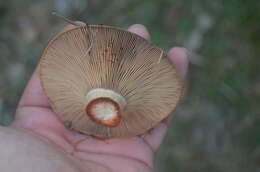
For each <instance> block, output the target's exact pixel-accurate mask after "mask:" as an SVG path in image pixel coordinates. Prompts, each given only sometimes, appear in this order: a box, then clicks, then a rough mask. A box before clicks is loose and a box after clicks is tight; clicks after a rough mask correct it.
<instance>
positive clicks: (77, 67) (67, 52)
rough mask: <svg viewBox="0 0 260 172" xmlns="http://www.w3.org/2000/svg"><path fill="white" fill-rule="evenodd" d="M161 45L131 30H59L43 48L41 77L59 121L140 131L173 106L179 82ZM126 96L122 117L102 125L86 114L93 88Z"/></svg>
mask: <svg viewBox="0 0 260 172" xmlns="http://www.w3.org/2000/svg"><path fill="white" fill-rule="evenodd" d="M160 56H163V57H165V56H167V54H166V53H165V52H163V51H162V50H161V49H160V48H158V47H156V46H154V45H153V44H151V43H150V42H149V41H147V40H145V39H144V38H142V37H140V36H138V35H136V34H134V33H131V32H129V31H126V30H123V29H119V28H115V27H110V26H104V25H88V26H79V27H76V28H73V29H71V30H68V31H65V32H62V33H60V34H58V35H57V36H56V37H55V38H54V39H52V40H51V41H50V42H49V44H48V46H47V48H46V49H45V51H44V53H43V55H42V57H41V62H40V78H41V83H42V87H43V89H44V92H45V94H46V95H47V97H48V99H49V103H50V105H51V107H52V108H53V110H54V112H55V113H56V114H57V115H58V117H59V118H60V120H61V121H63V122H70V123H71V128H72V129H73V130H76V131H79V132H81V133H84V134H89V135H93V136H96V137H100V138H113V137H131V136H136V135H141V134H143V133H145V132H146V131H148V130H149V129H151V128H153V127H155V126H156V124H158V123H159V122H161V121H162V120H163V119H165V118H166V117H167V116H168V115H169V114H171V112H172V111H174V109H175V108H176V105H177V104H178V102H179V100H180V98H181V95H182V88H183V84H182V82H181V79H180V76H179V73H178V71H177V69H176V67H175V65H174V64H173V63H172V62H171V61H170V60H169V58H162V59H161V61H160V62H158V59H159V58H160ZM96 88H101V89H106V90H112V91H113V92H115V93H117V94H119V95H121V96H122V97H124V99H125V101H126V105H125V106H124V108H121V109H120V122H119V123H118V125H116V126H113V127H111V126H106V125H102V124H101V123H98V122H96V121H95V120H92V119H91V118H90V116H88V115H87V114H86V106H87V102H88V100H87V99H86V95H87V94H88V93H89V92H90V91H91V90H93V89H96Z"/></svg>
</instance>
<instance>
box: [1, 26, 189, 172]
mask: <svg viewBox="0 0 260 172" xmlns="http://www.w3.org/2000/svg"><path fill="white" fill-rule="evenodd" d="M71 27H74V26H73V25H69V26H67V27H66V28H65V30H66V29H70V28H71ZM128 30H129V31H131V32H133V33H136V34H138V35H140V36H142V37H144V38H145V39H149V38H150V36H149V33H148V31H147V30H146V28H145V27H144V26H143V25H139V24H136V25H133V26H131V27H130V28H129V29H128ZM168 54H169V57H170V59H171V60H172V61H173V62H174V63H175V65H176V66H177V68H178V70H179V71H180V74H181V77H182V78H184V77H185V75H186V72H187V65H188V62H187V55H186V50H185V49H183V48H179V47H175V48H172V49H171V50H170V51H169V52H168ZM168 124H169V119H167V120H165V121H164V122H162V123H160V124H158V126H157V127H155V128H154V129H153V130H151V131H149V132H148V133H146V134H145V135H143V136H141V137H140V136H138V137H133V138H127V139H109V140H105V141H104V140H99V139H95V138H93V137H90V136H86V135H82V134H79V133H77V132H75V131H70V130H68V129H66V128H65V127H64V125H63V124H62V123H61V122H60V121H59V119H58V118H57V115H56V114H55V113H54V112H53V111H52V109H51V108H50V105H49V103H48V100H47V97H46V96H45V95H44V93H43V91H42V87H41V84H40V79H39V67H37V68H36V70H35V72H34V73H33V75H32V78H31V80H30V81H29V83H28V85H27V87H26V89H25V91H24V93H23V96H22V98H21V100H20V103H19V105H18V108H17V111H16V118H15V120H14V122H13V123H12V125H11V126H9V127H1V126H0V138H2V139H1V140H0V147H1V148H2V149H0V169H1V171H5V172H18V171H19V172H46V171H48V172H92V171H98V172H120V171H122V170H123V171H124V172H137V171H142V172H151V171H154V166H153V157H154V152H155V151H157V150H158V147H159V145H160V144H161V142H162V140H163V138H164V136H165V133H166V131H167V125H168ZM3 138H4V139H3Z"/></svg>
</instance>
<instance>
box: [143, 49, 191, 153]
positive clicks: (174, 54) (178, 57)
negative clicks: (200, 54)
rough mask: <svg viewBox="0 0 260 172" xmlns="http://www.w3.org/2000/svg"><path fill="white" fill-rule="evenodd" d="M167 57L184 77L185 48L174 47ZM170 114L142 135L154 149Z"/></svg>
mask: <svg viewBox="0 0 260 172" xmlns="http://www.w3.org/2000/svg"><path fill="white" fill-rule="evenodd" d="M168 55H169V58H170V59H171V60H172V62H173V63H174V64H175V66H176V68H177V69H178V70H179V71H180V75H181V77H182V79H184V78H185V76H186V74H187V70H188V69H187V68H188V59H187V53H186V49H185V48H180V47H175V48H172V49H170V51H169V52H168ZM171 118H172V116H169V117H168V118H166V119H165V120H164V121H163V122H162V123H160V124H158V126H156V127H155V128H154V129H153V130H151V131H150V132H149V133H147V134H146V135H145V136H144V138H143V139H144V141H145V142H146V143H147V144H148V145H149V146H150V147H151V148H152V149H153V150H154V151H156V150H157V149H158V147H159V146H160V144H161V143H162V141H163V138H164V136H165V134H166V132H167V128H168V125H169V123H170V119H171Z"/></svg>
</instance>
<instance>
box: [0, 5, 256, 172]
mask: <svg viewBox="0 0 260 172" xmlns="http://www.w3.org/2000/svg"><path fill="white" fill-rule="evenodd" d="M53 10H55V11H58V12H60V13H62V14H64V15H65V16H68V17H69V18H71V19H75V20H82V21H86V22H88V23H96V24H108V25H115V26H119V27H124V28H127V27H128V26H130V25H131V24H134V23H142V24H144V25H146V26H147V27H148V29H149V30H150V32H151V35H152V41H153V42H154V43H155V44H157V45H158V46H160V47H162V48H165V49H168V48H170V47H171V46H184V47H186V48H188V49H189V50H190V52H192V53H190V57H189V58H190V61H191V64H190V72H189V76H188V82H187V93H186V96H185V98H184V100H183V103H182V105H180V106H179V107H178V109H177V112H176V113H175V117H174V120H173V122H172V127H171V128H170V130H169V132H168V135H167V138H166V139H165V142H164V144H163V145H162V147H161V150H160V151H159V152H158V154H157V156H156V166H157V169H159V170H158V171H160V172H161V171H175V172H259V171H260V133H259V132H260V108H259V105H260V103H259V102H260V77H259V72H260V59H259V54H260V1H259V0H248V1H245V0H228V1H225V0H214V1H212V0H142V1H140V0H131V1H130V0H129V1H127V0H110V1H105V0H104V1H102V0H45V1H40V0H23V1H20V0H8V1H4V0H0V88H1V89H0V123H1V124H3V125H8V124H10V122H11V121H12V119H13V115H14V112H15V108H16V105H17V102H18V100H19V97H20V95H21V93H22V91H23V89H24V87H25V84H26V82H27V81H28V79H29V78H30V75H31V74H32V71H33V69H34V68H35V66H36V64H37V62H38V60H39V57H40V55H41V53H42V51H43V48H44V47H45V46H46V44H47V41H48V40H50V39H51V38H52V36H54V35H55V34H56V33H57V32H58V31H59V30H60V29H61V28H62V27H63V26H65V23H64V22H62V21H61V20H58V19H57V18H55V17H53V16H51V15H50V13H51V11H53Z"/></svg>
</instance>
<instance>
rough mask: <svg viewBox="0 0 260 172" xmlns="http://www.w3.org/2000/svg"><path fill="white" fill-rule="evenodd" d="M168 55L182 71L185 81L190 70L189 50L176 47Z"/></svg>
mask: <svg viewBox="0 0 260 172" xmlns="http://www.w3.org/2000/svg"><path fill="white" fill-rule="evenodd" d="M168 55H169V57H170V59H171V60H172V61H173V63H174V64H175V66H176V67H177V69H178V70H179V71H180V74H181V77H182V79H185V77H186V75H187V70H188V57H187V50H186V49H185V48H182V47H174V48H172V49H170V51H169V52H168Z"/></svg>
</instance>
